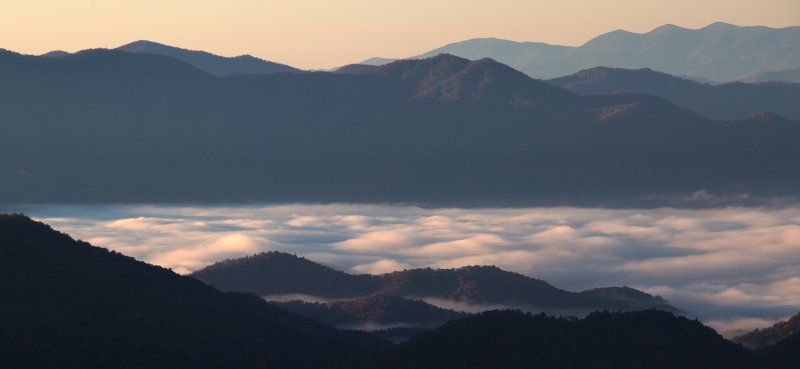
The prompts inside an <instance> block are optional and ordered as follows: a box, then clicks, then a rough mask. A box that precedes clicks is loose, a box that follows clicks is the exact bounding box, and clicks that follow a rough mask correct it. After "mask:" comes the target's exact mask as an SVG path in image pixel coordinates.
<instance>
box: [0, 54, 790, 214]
mask: <svg viewBox="0 0 800 369" xmlns="http://www.w3.org/2000/svg"><path fill="white" fill-rule="evenodd" d="M0 80H2V81H3V83H2V84H0V121H2V122H3V125H2V134H0V202H3V203H86V202H91V203H98V202H117V203H119V202H200V203H209V202H250V201H276V202H288V201H301V202H316V201H321V202H330V201H338V202H383V203H385V202H401V203H415V204H423V205H436V206H443V205H453V206H528V205H565V204H567V205H584V206H585V205H589V206H709V205H720V204H722V205H729V204H730V203H732V202H734V201H737V202H738V203H739V204H749V203H760V202H762V201H765V199H766V200H771V199H780V200H781V201H784V200H785V198H787V197H789V198H791V197H793V196H797V195H800V193H799V192H798V188H800V162H799V161H797V160H794V159H795V158H797V157H800V146H799V145H797V144H796V142H797V140H796V139H797V137H800V124H797V123H795V122H790V121H783V120H779V119H773V120H765V121H758V122H757V123H755V124H753V122H751V121H739V122H717V121H711V120H708V119H706V118H704V117H702V116H700V115H697V114H695V113H692V112H690V111H688V110H685V109H683V108H680V107H677V106H675V105H673V104H671V103H669V102H667V101H664V100H662V99H659V98H656V97H652V96H648V95H641V94H616V95H607V96H580V95H577V94H574V93H571V92H569V91H566V90H564V89H561V88H558V87H554V86H552V85H549V84H547V83H545V82H542V81H537V80H533V79H531V78H528V77H527V76H525V75H524V74H522V73H520V72H518V71H515V70H513V69H511V68H510V67H508V66H506V65H503V64H500V63H497V62H494V61H492V60H488V59H484V60H478V61H474V62H470V61H467V60H465V59H461V58H457V57H454V56H450V55H440V56H437V57H433V58H430V59H426V60H408V61H398V62H395V63H391V64H388V65H385V66H381V67H370V68H367V69H364V70H361V71H359V74H344V73H340V74H335V73H304V74H292V73H279V74H270V75H237V76H231V77H225V78H221V77H216V76H213V75H209V74H207V73H204V72H202V71H201V70H198V69H197V68H194V67H192V66H190V65H188V64H186V63H183V62H180V61H179V60H177V59H174V58H170V57H164V56H160V55H154V54H132V53H127V52H122V51H109V50H91V51H86V52H81V53H76V54H71V55H66V56H61V57H55V58H51V57H33V56H23V55H18V54H13V53H9V52H0ZM698 193H699V194H704V196H696V194H698ZM709 194H710V195H709ZM725 201H727V202H725Z"/></svg>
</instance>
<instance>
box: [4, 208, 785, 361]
mask: <svg viewBox="0 0 800 369" xmlns="http://www.w3.org/2000/svg"><path fill="white" fill-rule="evenodd" d="M0 256H2V257H0V274H1V275H2V278H0V291H3V304H0V325H1V326H2V327H3V329H2V330H0V349H2V352H3V363H4V365H7V366H9V367H14V368H42V367H81V368H109V367H113V368H141V367H169V368H219V367H236V368H362V367H363V368H367V367H369V368H387V369H392V368H398V369H399V368H429V369H437V368H453V367H458V368H495V367H497V366H498V365H501V366H502V367H504V368H512V369H513V368H543V369H549V368H553V369H554V368H586V367H598V366H599V367H615V368H641V367H648V368H676V367H686V368H689V367H691V368H699V367H709V368H710V367H714V368H716V367H724V368H747V369H756V368H765V367H769V368H773V369H782V368H794V367H796V365H797V364H798V357H797V352H800V350H798V349H800V340H798V337H800V335H798V334H794V335H792V336H790V337H789V338H787V339H785V340H783V341H780V342H778V343H777V344H775V345H773V346H770V347H768V348H765V349H763V350H759V351H755V352H751V351H747V350H746V349H744V348H743V347H741V346H739V345H737V344H734V343H732V342H730V341H726V340H725V339H723V338H722V337H721V336H719V335H718V334H716V333H715V332H714V331H713V330H712V329H710V328H708V327H705V326H703V325H702V324H701V323H700V322H698V321H691V320H688V319H686V318H682V317H676V316H674V315H673V314H671V313H669V312H664V311H656V310H646V311H639V312H614V313H611V312H598V313H592V314H590V315H588V316H587V317H585V318H583V319H578V318H572V317H560V318H556V317H550V316H546V315H543V314H539V315H530V314H525V313H522V312H518V311H494V312H487V313H482V314H478V315H474V316H470V317H467V318H463V319H456V320H453V321H451V322H448V323H445V324H444V325H443V326H441V327H439V328H436V329H433V330H429V331H426V332H423V333H420V334H418V335H416V336H414V337H411V338H410V339H409V340H407V341H405V342H403V343H400V344H398V345H391V344H390V343H388V342H387V341H384V340H382V339H380V338H377V337H376V336H374V335H369V334H366V333H359V332H353V331H343V330H337V329H333V328H329V327H327V326H325V325H323V324H320V323H316V322H314V321H311V320H308V319H305V318H302V317H300V316H298V315H295V314H293V313H290V312H287V311H285V310H283V309H280V308H278V307H276V306H274V305H271V304H268V303H266V302H264V301H263V300H261V299H260V298H258V297H256V296H254V295H249V294H243V293H223V292H220V291H218V290H215V289H214V288H212V287H210V286H208V285H205V284H203V283H202V282H200V281H198V280H196V279H193V278H190V277H186V276H180V275H177V274H175V273H173V272H172V271H170V270H168V269H164V268H160V267H156V266H152V265H148V264H146V263H143V262H140V261H136V260H134V259H133V258H130V257H127V256H124V255H121V254H119V253H116V252H112V251H108V250H106V249H102V248H99V247H95V246H92V245H90V244H88V243H85V242H81V241H76V240H73V239H72V238H70V237H69V236H67V235H65V234H63V233H59V232H57V231H55V230H53V229H51V228H50V227H48V226H47V225H45V224H42V223H38V222H35V221H33V220H31V219H29V218H27V217H25V216H23V215H0Z"/></svg>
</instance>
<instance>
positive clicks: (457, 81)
mask: <svg viewBox="0 0 800 369" xmlns="http://www.w3.org/2000/svg"><path fill="white" fill-rule="evenodd" d="M355 73H359V74H372V75H381V76H384V77H388V78H396V79H400V80H403V81H407V82H409V83H411V84H413V85H414V89H415V91H414V97H416V98H431V99H436V100H445V101H454V102H457V101H463V102H471V103H475V102H488V101H493V102H500V103H506V104H511V105H515V106H519V107H525V106H531V105H539V106H541V105H543V104H544V102H545V101H560V102H564V101H565V100H566V101H569V100H570V99H571V98H572V96H573V95H572V94H571V93H569V92H567V91H565V90H562V89H560V88H554V87H553V86H550V85H548V84H546V83H543V82H541V81H538V80H534V79H531V78H530V77H528V76H527V75H525V74H524V73H522V72H520V71H517V70H516V69H513V68H511V67H509V66H507V65H505V64H502V63H499V62H497V61H495V60H494V59H491V58H482V59H478V60H475V61H470V60H468V59H465V58H461V57H458V56H455V55H452V54H446V53H442V54H439V55H436V56H434V57H430V58H426V59H406V60H399V61H396V62H393V63H389V64H386V65H383V66H377V67H360V68H356V69H355Z"/></svg>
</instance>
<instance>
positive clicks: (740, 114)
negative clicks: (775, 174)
mask: <svg viewBox="0 0 800 369" xmlns="http://www.w3.org/2000/svg"><path fill="white" fill-rule="evenodd" d="M548 82H549V83H552V84H553V85H555V86H559V87H563V88H566V89H567V90H570V91H572V92H575V93H579V94H586V95H599V94H611V93H618V92H638V93H645V94H649V95H653V96H658V97H661V98H663V99H665V100H668V101H670V102H672V103H674V104H676V105H679V106H682V107H684V108H687V109H689V110H692V111H694V112H697V113H700V114H702V115H704V116H706V117H709V118H711V119H729V120H730V119H741V118H744V117H746V116H750V115H753V114H756V113H760V112H770V113H774V114H777V115H780V116H783V117H786V118H789V119H794V120H800V103H799V102H800V98H798V96H800V83H787V82H771V83H742V82H734V83H725V84H721V85H715V86H712V85H709V84H703V83H698V82H695V81H691V80H688V79H685V78H681V77H676V76H673V75H669V74H666V73H661V72H657V71H654V70H652V69H638V70H633V69H616V68H606V67H597V68H592V69H586V70H582V71H580V72H577V73H575V74H572V75H569V76H564V77H560V78H555V79H551V80H549V81H548Z"/></svg>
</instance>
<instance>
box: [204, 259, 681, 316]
mask: <svg viewBox="0 0 800 369" xmlns="http://www.w3.org/2000/svg"><path fill="white" fill-rule="evenodd" d="M191 276H192V277H195V278H197V279H199V280H201V281H203V282H206V283H208V284H210V285H212V286H215V287H217V288H219V289H221V290H223V291H241V292H251V293H255V294H257V295H260V296H270V295H286V294H301V295H311V296H316V297H321V298H326V299H342V298H359V297H363V296H369V295H379V296H393V297H404V298H412V299H420V298H435V299H439V300H444V301H451V302H460V303H471V304H490V305H511V306H527V307H535V308H538V309H582V310H598V309H613V310H627V309H641V308H662V309H667V310H675V309H674V308H673V307H671V306H669V304H668V303H667V302H666V301H664V300H662V299H660V298H654V297H653V296H650V295H647V294H645V293H643V292H638V291H637V292H638V293H639V295H631V294H630V293H629V294H628V295H626V296H622V294H620V293H617V294H612V293H605V294H601V293H592V292H587V293H575V292H570V291H565V290H561V289H558V288H555V287H553V286H551V285H550V284H548V283H547V282H544V281H541V280H538V279H534V278H530V277H526V276H524V275H521V274H517V273H511V272H506V271H503V270H501V269H499V268H497V267H487V266H468V267H463V268H458V269H431V268H424V269H411V270H404V271H398V272H393V273H388V274H382V275H377V276H374V275H350V274H346V273H343V272H339V271H336V270H333V269H330V268H327V267H324V266H322V265H319V264H316V263H314V262H312V261H309V260H307V259H304V258H299V257H296V256H292V255H289V254H283V253H278V252H270V253H264V254H258V255H255V256H251V257H247V258H242V259H234V260H228V261H224V262H220V263H216V264H213V265H211V266H208V267H206V268H203V269H201V270H199V271H196V272H194V273H192V274H191ZM364 301H366V302H365V303H368V302H370V301H372V302H378V303H382V302H385V301H383V300H380V299H379V300H376V301H373V300H364Z"/></svg>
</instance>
